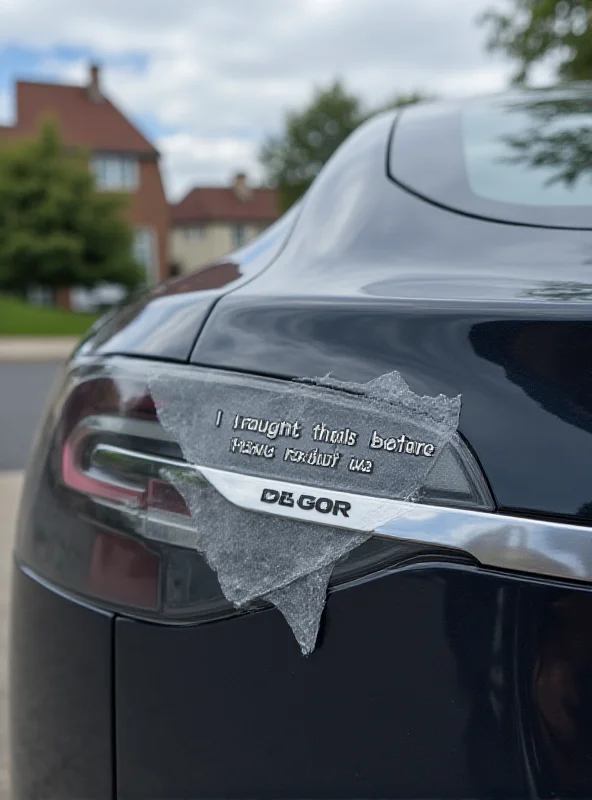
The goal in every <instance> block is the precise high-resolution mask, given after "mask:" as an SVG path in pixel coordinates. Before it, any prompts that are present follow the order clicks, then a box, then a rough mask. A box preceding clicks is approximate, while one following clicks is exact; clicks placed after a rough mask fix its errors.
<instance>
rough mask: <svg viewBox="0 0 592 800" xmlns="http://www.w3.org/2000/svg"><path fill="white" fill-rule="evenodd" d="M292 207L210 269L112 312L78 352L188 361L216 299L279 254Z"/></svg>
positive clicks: (292, 216)
mask: <svg viewBox="0 0 592 800" xmlns="http://www.w3.org/2000/svg"><path fill="white" fill-rule="evenodd" d="M298 210H299V209H298V207H295V208H293V209H291V210H290V212H289V213H288V214H285V215H284V216H283V217H282V218H281V219H280V220H278V221H277V222H276V223H275V224H274V225H272V226H271V227H270V228H268V229H267V230H266V231H265V232H264V233H263V234H262V235H261V236H259V237H258V238H257V240H256V241H254V242H252V243H250V244H247V245H246V246H245V247H242V248H240V250H237V251H235V252H234V253H229V254H228V256H227V257H226V258H225V259H223V260H221V261H219V262H216V263H213V264H211V265H210V266H209V267H207V268H206V269H203V270H201V271H200V272H197V273H193V274H191V275H187V276H183V277H180V278H173V279H172V280H170V281H168V282H167V283H164V284H162V285H161V286H159V287H157V288H156V289H154V290H152V291H150V292H145V293H144V294H143V295H141V296H140V297H138V298H136V299H135V300H134V301H133V302H131V303H129V304H128V305H127V306H125V307H124V308H122V309H120V310H117V311H114V312H110V313H109V314H107V315H105V317H103V318H101V319H100V320H98V322H97V323H96V324H95V325H94V326H93V327H92V328H91V330H90V331H89V334H88V335H87V337H86V338H85V339H84V341H83V342H82V343H81V345H80V346H79V348H78V350H77V352H76V355H79V356H82V355H84V356H86V355H114V354H125V355H135V356H145V357H148V358H161V359H167V360H169V361H187V359H188V358H189V355H190V353H191V350H192V348H193V345H194V343H195V340H196V338H197V336H198V334H199V332H200V330H201V328H202V326H203V323H204V321H205V320H206V319H207V316H208V314H209V312H210V310H211V309H212V307H213V305H214V303H215V302H216V300H218V299H219V298H220V297H221V296H222V295H223V294H225V293H226V292H229V291H233V290H234V289H236V288H238V287H239V286H242V285H244V284H245V283H247V282H248V281H249V280H252V279H253V278H254V277H255V276H256V275H258V274H259V273H260V272H261V271H262V270H264V269H265V268H266V267H267V266H269V264H270V263H271V262H272V261H273V259H274V258H275V257H276V256H277V254H278V253H279V252H280V250H281V248H282V247H283V245H284V242H285V241H286V238H287V237H288V235H289V233H290V231H291V229H292V227H293V225H294V222H295V220H296V218H297V216H298Z"/></svg>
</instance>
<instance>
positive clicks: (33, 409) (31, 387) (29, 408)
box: [0, 362, 61, 513]
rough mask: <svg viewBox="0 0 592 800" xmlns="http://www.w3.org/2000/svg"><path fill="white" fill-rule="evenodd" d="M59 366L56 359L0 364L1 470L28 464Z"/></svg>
mask: <svg viewBox="0 0 592 800" xmlns="http://www.w3.org/2000/svg"><path fill="white" fill-rule="evenodd" d="M60 369H61V365H60V363H59V362H49V363H40V364H3V363H0V471H2V470H15V469H23V467H24V466H25V464H26V463H27V459H28V456H29V453H30V451H31V447H32V444H33V441H34V438H35V432H36V430H37V426H38V424H39V421H40V419H41V417H42V414H43V410H44V408H45V405H46V403H47V399H48V396H49V393H50V391H51V388H52V386H53V383H54V381H55V380H56V377H57V376H58V374H59V372H60ZM0 513H1V511H0Z"/></svg>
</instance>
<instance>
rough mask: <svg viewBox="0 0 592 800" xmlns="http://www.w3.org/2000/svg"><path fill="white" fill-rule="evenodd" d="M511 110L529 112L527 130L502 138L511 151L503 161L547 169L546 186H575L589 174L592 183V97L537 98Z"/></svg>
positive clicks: (511, 107) (510, 106)
mask: <svg viewBox="0 0 592 800" xmlns="http://www.w3.org/2000/svg"><path fill="white" fill-rule="evenodd" d="M506 110H507V111H509V112H512V111H517V112H520V113H522V114H527V115H528V116H529V117H530V118H531V124H530V126H529V127H527V128H526V129H525V130H524V131H523V132H521V133H517V134H509V135H506V136H503V137H502V140H503V142H504V145H505V146H506V147H507V148H508V150H509V151H510V154H509V155H507V156H505V157H503V158H502V159H501V160H502V161H503V162H504V163H507V164H520V165H523V166H525V167H527V168H528V169H530V170H537V169H544V170H546V171H547V172H548V173H549V175H548V177H547V179H546V180H545V181H544V185H545V186H552V185H553V184H559V183H562V184H564V185H565V186H566V187H568V188H570V187H574V186H575V184H576V183H577V182H578V181H579V180H580V179H581V178H585V177H587V178H588V179H589V180H590V181H591V182H592V121H591V120H592V116H591V115H592V100H591V99H590V97H588V96H578V95H576V96H571V97H569V98H553V99H550V98H549V99H540V98H539V99H536V100H533V101H530V102H528V101H527V102H522V103H518V104H508V106H507V108H506Z"/></svg>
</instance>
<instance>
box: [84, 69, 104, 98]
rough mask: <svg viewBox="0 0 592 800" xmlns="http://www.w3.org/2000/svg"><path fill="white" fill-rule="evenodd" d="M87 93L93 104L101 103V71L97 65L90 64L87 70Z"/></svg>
mask: <svg viewBox="0 0 592 800" xmlns="http://www.w3.org/2000/svg"><path fill="white" fill-rule="evenodd" d="M86 88H87V93H88V97H89V99H90V100H91V101H92V102H93V103H102V102H103V95H102V94H101V70H100V67H99V65H98V64H91V65H90V70H89V78H88V86H87V87H86Z"/></svg>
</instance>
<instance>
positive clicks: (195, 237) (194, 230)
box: [185, 225, 206, 242]
mask: <svg viewBox="0 0 592 800" xmlns="http://www.w3.org/2000/svg"><path fill="white" fill-rule="evenodd" d="M205 234H206V232H205V230H204V227H203V225H191V226H190V227H188V228H185V238H186V239H187V241H188V242H201V240H202V239H203V238H204V237H205Z"/></svg>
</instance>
